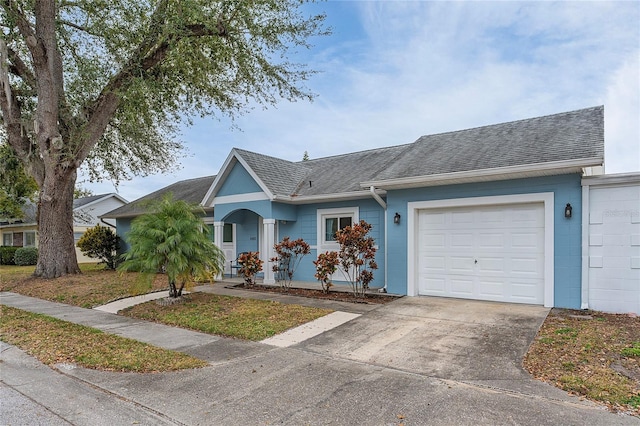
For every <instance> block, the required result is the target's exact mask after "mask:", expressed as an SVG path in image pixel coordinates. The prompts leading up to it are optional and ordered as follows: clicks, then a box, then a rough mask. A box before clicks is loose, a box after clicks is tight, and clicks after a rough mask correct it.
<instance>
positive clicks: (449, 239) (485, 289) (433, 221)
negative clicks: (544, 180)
mask: <svg viewBox="0 0 640 426" xmlns="http://www.w3.org/2000/svg"><path fill="white" fill-rule="evenodd" d="M544 219H545V211H544V204H543V203H528V204H507V205H496V206H473V207H454V208H446V209H424V210H418V215H417V222H418V223H417V230H416V232H417V234H418V235H417V236H416V243H417V244H416V245H417V259H416V266H417V270H416V279H417V280H418V283H417V286H418V288H417V290H418V294H420V295H429V296H446V297H458V298H465V299H479V300H492V301H501V302H515V303H530V304H543V303H544V277H545V274H544V266H545V265H544V260H545V257H544V248H545V229H544Z"/></svg>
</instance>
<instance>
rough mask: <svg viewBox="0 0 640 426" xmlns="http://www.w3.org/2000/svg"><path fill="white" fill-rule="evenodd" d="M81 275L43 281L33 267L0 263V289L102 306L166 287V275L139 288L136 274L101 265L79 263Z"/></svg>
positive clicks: (84, 305)
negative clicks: (34, 275)
mask: <svg viewBox="0 0 640 426" xmlns="http://www.w3.org/2000/svg"><path fill="white" fill-rule="evenodd" d="M80 269H81V270H82V274H78V275H66V276H64V277H60V278H55V279H51V280H45V279H42V278H33V277H32V276H31V275H32V274H33V271H34V270H35V267H34V266H6V265H3V266H0V291H12V292H14V293H20V294H22V295H24V296H31V297H37V298H38V299H44V300H50V301H52V302H60V303H66V304H69V305H74V306H80V307H83V308H93V307H95V306H100V305H104V304H106V303H109V302H112V301H114V300H117V299H122V298H123V297H129V296H136V295H139V294H143V293H148V292H149V291H155V290H165V289H168V288H169V284H168V282H167V277H166V276H165V275H161V274H159V275H157V276H156V278H155V280H154V281H153V284H152V288H151V289H149V288H140V286H139V281H140V280H139V277H140V276H139V274H137V273H124V274H122V273H119V272H116V271H106V270H105V269H104V267H103V266H102V265H97V264H95V263H81V264H80Z"/></svg>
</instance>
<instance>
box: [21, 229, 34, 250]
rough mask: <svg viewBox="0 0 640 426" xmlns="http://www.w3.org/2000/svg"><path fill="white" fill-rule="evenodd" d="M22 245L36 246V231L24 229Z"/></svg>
mask: <svg viewBox="0 0 640 426" xmlns="http://www.w3.org/2000/svg"><path fill="white" fill-rule="evenodd" d="M23 245H24V247H35V246H36V231H24V241H23Z"/></svg>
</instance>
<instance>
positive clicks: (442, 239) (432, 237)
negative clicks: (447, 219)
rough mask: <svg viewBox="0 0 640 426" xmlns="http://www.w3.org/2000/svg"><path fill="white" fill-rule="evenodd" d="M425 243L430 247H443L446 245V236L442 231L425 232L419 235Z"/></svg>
mask: <svg viewBox="0 0 640 426" xmlns="http://www.w3.org/2000/svg"><path fill="white" fill-rule="evenodd" d="M421 237H422V238H423V239H424V242H425V245H427V246H428V247H430V248H431V249H438V248H439V249H443V248H445V247H446V236H445V234H444V233H434V234H425V235H424V236H421Z"/></svg>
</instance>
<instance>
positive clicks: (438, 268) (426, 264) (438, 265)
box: [422, 256, 447, 274]
mask: <svg viewBox="0 0 640 426" xmlns="http://www.w3.org/2000/svg"><path fill="white" fill-rule="evenodd" d="M422 270H423V271H424V272H430V273H439V274H441V273H444V272H446V271H447V263H446V258H445V257H444V256H424V257H423V264H422Z"/></svg>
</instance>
